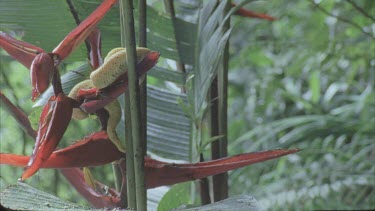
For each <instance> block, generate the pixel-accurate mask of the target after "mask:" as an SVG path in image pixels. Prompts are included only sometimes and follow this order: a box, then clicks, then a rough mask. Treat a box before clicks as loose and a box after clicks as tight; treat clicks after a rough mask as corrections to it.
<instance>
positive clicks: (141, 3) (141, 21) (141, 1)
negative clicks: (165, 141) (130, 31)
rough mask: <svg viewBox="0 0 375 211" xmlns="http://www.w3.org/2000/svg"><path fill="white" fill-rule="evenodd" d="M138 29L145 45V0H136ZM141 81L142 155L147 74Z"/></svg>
mask: <svg viewBox="0 0 375 211" xmlns="http://www.w3.org/2000/svg"><path fill="white" fill-rule="evenodd" d="M138 26H139V27H138V29H139V37H138V38H139V39H138V45H139V46H140V47H147V3H146V0H138ZM140 80H141V81H142V83H141V85H140V88H139V93H140V101H141V134H142V139H141V140H142V148H143V149H144V151H143V152H142V154H143V156H146V153H147V74H144V75H142V76H140Z"/></svg>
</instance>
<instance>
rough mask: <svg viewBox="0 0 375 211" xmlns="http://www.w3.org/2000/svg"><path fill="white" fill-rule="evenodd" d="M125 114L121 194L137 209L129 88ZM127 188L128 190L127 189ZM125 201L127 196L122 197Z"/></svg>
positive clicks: (121, 6)
mask: <svg viewBox="0 0 375 211" xmlns="http://www.w3.org/2000/svg"><path fill="white" fill-rule="evenodd" d="M123 8H124V1H123V0H121V1H120V22H121V46H122V47H125V14H124V9H123ZM124 105H125V106H124V114H125V147H126V155H125V156H126V187H121V195H122V196H123V195H125V193H126V195H127V203H122V204H127V205H128V207H129V208H130V209H136V206H137V204H136V193H135V174H134V151H133V141H132V131H131V114H130V97H129V90H127V91H126V92H125V94H124ZM125 188H126V190H125ZM121 200H123V202H125V200H126V199H125V198H124V197H123V198H121Z"/></svg>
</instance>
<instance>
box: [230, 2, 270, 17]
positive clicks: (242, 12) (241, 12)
mask: <svg viewBox="0 0 375 211" xmlns="http://www.w3.org/2000/svg"><path fill="white" fill-rule="evenodd" d="M235 6H236V4H234V3H232V7H235ZM235 14H236V15H239V16H243V17H248V18H259V19H264V20H269V21H274V20H276V19H277V18H275V17H272V16H270V15H267V14H263V13H256V12H253V11H251V10H247V9H244V8H240V9H238V10H237V11H236V13H235Z"/></svg>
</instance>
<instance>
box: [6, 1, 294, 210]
mask: <svg viewBox="0 0 375 211" xmlns="http://www.w3.org/2000/svg"><path fill="white" fill-rule="evenodd" d="M116 2H117V0H104V1H103V3H102V4H101V5H100V6H99V7H98V8H97V9H96V10H95V11H94V12H93V13H92V14H91V15H90V16H88V17H87V18H86V19H85V20H84V21H83V22H82V23H81V24H79V25H78V26H77V27H76V28H75V29H74V30H72V31H71V32H70V33H69V34H68V35H67V36H66V37H65V38H64V39H63V41H61V43H60V44H59V45H58V46H57V47H56V48H55V49H54V50H53V51H52V52H50V53H47V52H46V51H44V50H43V49H41V48H39V47H37V46H34V45H32V44H29V43H26V42H24V41H20V40H16V39H14V38H13V37H11V36H9V35H7V34H6V33H4V32H0V47H1V48H3V49H4V50H5V51H6V52H8V54H9V55H10V56H12V57H13V58H15V59H16V60H18V61H19V62H20V63H22V64H23V65H24V66H25V67H27V68H28V69H30V76H31V82H32V100H33V101H34V100H36V99H37V98H38V96H39V95H40V94H41V93H43V92H44V91H45V90H46V89H47V88H48V86H49V85H50V84H52V87H53V91H54V96H52V97H51V98H50V99H49V101H48V102H47V103H46V105H45V106H44V108H43V110H42V112H41V115H40V118H39V126H38V131H34V130H33V129H32V128H31V126H30V122H29V120H28V119H27V117H26V115H25V114H24V113H23V112H22V111H21V110H20V109H18V108H17V107H16V106H14V105H13V104H12V103H11V102H10V101H9V100H8V99H7V98H6V97H5V96H4V95H3V94H2V93H1V92H0V99H1V101H2V102H3V103H4V105H5V106H6V107H8V108H9V110H10V111H11V114H12V115H13V116H14V117H15V119H17V120H18V122H19V123H20V125H21V126H22V127H24V128H25V129H26V131H28V134H29V135H30V136H32V137H33V138H34V139H35V146H34V150H33V152H32V154H31V155H30V156H23V155H15V154H8V153H0V164H7V165H12V166H19V167H25V170H24V172H23V173H22V175H21V178H20V180H25V179H27V178H29V177H31V176H33V175H34V174H35V173H36V172H37V171H38V170H39V169H40V168H57V169H60V170H61V173H62V174H63V175H64V176H65V177H66V178H67V180H68V181H69V182H70V183H71V184H72V186H73V187H74V188H76V189H77V191H78V192H79V193H80V194H81V195H82V196H83V197H85V198H86V199H87V201H89V202H90V203H91V204H92V205H93V206H94V207H96V208H116V207H122V208H124V207H125V204H126V203H125V202H124V201H123V200H122V199H123V198H124V196H122V194H124V193H126V191H121V192H120V193H119V192H117V191H116V190H114V189H111V188H110V189H109V191H108V193H106V194H103V193H101V191H100V187H102V186H103V185H102V184H101V183H99V182H97V181H94V185H93V184H92V183H91V182H89V181H87V179H85V176H86V174H87V173H86V174H85V172H84V171H82V170H81V169H80V168H83V167H89V166H101V165H105V164H108V163H111V162H118V163H119V166H120V169H121V171H122V172H121V173H122V188H123V189H124V188H126V174H125V172H126V166H125V162H124V161H125V153H124V152H123V151H122V150H120V149H119V148H118V147H117V146H116V145H114V144H113V142H112V141H113V140H110V138H109V136H110V134H108V132H107V127H108V121H109V118H110V117H109V114H108V113H109V112H108V111H107V110H106V109H105V106H107V105H108V104H110V103H111V102H113V101H115V100H116V99H117V97H119V96H120V95H121V94H123V93H124V92H125V91H126V89H127V87H128V78H127V72H126V70H123V72H124V73H123V74H121V75H120V76H119V77H117V79H116V80H114V81H113V82H111V83H110V84H108V85H107V86H105V87H104V88H96V87H93V88H90V89H87V90H85V89H82V90H79V91H78V94H77V96H76V97H75V98H71V97H69V96H67V95H66V94H65V93H64V92H63V89H62V85H61V78H60V74H59V69H58V66H59V64H60V63H61V61H62V60H64V59H65V58H66V57H68V56H69V55H70V54H71V53H72V52H73V51H74V50H75V48H76V47H77V46H79V45H80V44H81V43H82V42H84V41H85V40H86V41H87V42H88V43H89V45H90V49H91V51H90V54H89V55H90V64H91V68H92V70H96V69H98V68H99V67H101V66H102V65H103V62H102V59H101V58H102V57H101V41H100V40H101V35H100V31H99V29H98V28H97V24H98V23H99V22H100V20H101V19H102V18H103V17H104V15H105V14H106V13H107V12H108V11H109V10H110V8H111V7H112V6H113V5H114V4H115V3H116ZM238 14H239V15H244V16H249V17H257V18H264V19H268V20H274V18H273V17H270V16H268V15H264V14H256V13H253V12H251V11H250V12H249V11H246V10H243V9H241V10H239V11H238ZM158 59H159V53H158V52H155V51H149V52H147V53H146V54H145V55H143V57H142V58H140V59H139V61H138V63H137V66H136V69H137V73H138V74H139V75H143V74H145V73H146V72H147V71H149V70H150V69H151V68H152V67H153V66H154V65H155V64H156V63H157V61H158ZM122 62H123V63H124V64H125V66H126V60H125V59H124V60H123V61H122ZM73 109H80V110H81V111H83V112H85V113H90V114H95V115H97V116H98V117H99V119H100V122H101V130H100V131H98V132H95V133H93V134H90V135H88V136H86V137H84V138H83V139H82V140H79V141H77V142H76V143H74V144H72V145H71V146H69V147H66V148H63V149H58V150H57V149H56V148H57V146H58V144H59V142H60V140H61V138H62V137H63V135H64V133H65V131H66V129H67V127H68V125H69V123H70V120H71V117H72V113H73ZM297 151H298V149H292V150H282V149H279V150H270V151H264V152H253V153H245V154H240V155H236V156H231V157H226V158H222V159H217V160H213V161H207V162H199V163H195V164H173V163H166V162H161V161H157V160H154V159H151V158H149V157H146V158H145V163H144V168H145V175H146V176H145V183H146V188H154V187H158V186H164V185H173V184H176V183H180V182H185V181H191V180H195V179H201V178H205V177H208V176H211V175H216V174H220V173H223V172H227V171H229V170H233V169H236V168H240V167H244V166H247V165H250V164H253V163H258V162H263V161H266V160H269V159H274V158H278V157H281V156H284V155H287V154H291V153H295V152H297Z"/></svg>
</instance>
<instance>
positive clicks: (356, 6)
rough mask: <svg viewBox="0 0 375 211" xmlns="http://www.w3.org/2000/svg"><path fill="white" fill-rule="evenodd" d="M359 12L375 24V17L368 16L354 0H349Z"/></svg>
mask: <svg viewBox="0 0 375 211" xmlns="http://www.w3.org/2000/svg"><path fill="white" fill-rule="evenodd" d="M347 1H348V2H349V3H350V4H351V5H352V6H353V7H354V8H355V9H356V10H358V12H360V13H362V15H363V16H365V17H367V18H369V19H371V20H372V21H374V22H375V17H373V16H371V15H370V14H368V13H367V12H366V11H365V10H364V9H363V8H362V7H360V6H358V5H357V4H356V3H355V2H354V1H353V0H347Z"/></svg>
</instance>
